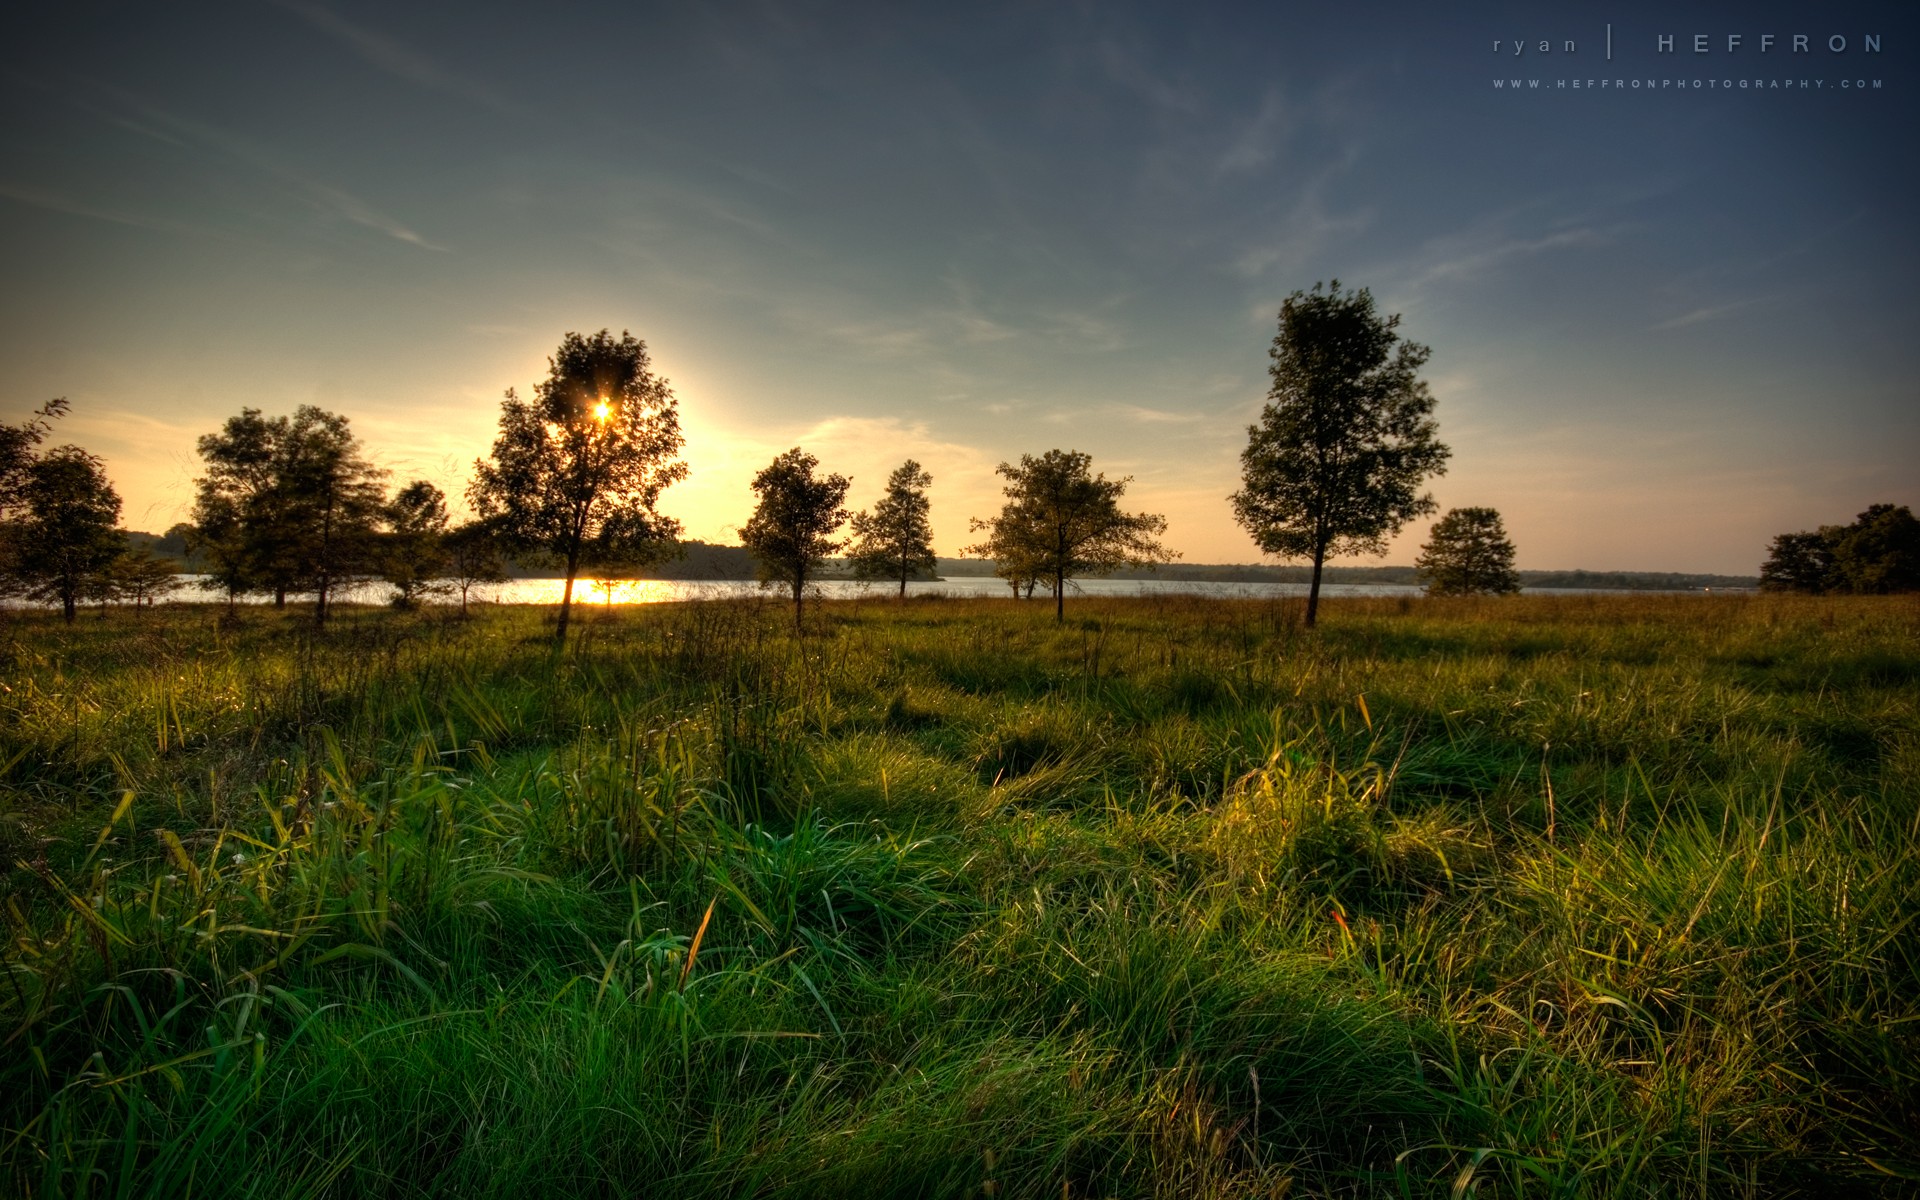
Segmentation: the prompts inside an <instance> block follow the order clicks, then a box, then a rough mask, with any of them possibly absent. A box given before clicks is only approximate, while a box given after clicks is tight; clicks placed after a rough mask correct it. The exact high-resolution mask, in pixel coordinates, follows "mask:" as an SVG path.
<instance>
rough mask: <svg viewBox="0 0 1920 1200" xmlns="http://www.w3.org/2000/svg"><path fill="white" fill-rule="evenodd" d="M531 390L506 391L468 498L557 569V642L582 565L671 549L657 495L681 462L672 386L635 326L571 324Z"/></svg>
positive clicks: (513, 540)
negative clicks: (561, 581) (562, 579)
mask: <svg viewBox="0 0 1920 1200" xmlns="http://www.w3.org/2000/svg"><path fill="white" fill-rule="evenodd" d="M533 390H534V398H533V401H532V402H531V403H527V402H525V401H522V400H521V399H520V398H519V397H518V396H516V395H515V394H514V392H513V390H512V389H508V391H507V398H506V401H505V402H504V403H503V404H502V405H501V408H500V436H499V437H498V438H497V439H495V441H494V443H493V457H492V458H491V460H482V461H480V462H478V463H476V464H475V474H474V481H473V486H472V487H471V488H470V489H469V490H468V493H467V495H468V498H469V499H470V500H471V501H472V502H473V507H474V509H475V510H476V511H477V512H479V514H480V515H481V517H483V518H485V519H487V520H489V521H491V522H492V523H493V526H494V528H496V529H498V530H499V531H500V533H501V534H502V535H503V536H504V537H505V538H507V539H508V541H509V543H510V545H512V546H513V547H515V548H517V549H520V550H523V551H526V552H529V553H531V554H533V555H536V556H538V557H539V558H541V559H544V560H546V561H548V562H551V563H555V564H558V565H560V566H562V567H564V569H565V570H566V577H567V582H566V587H565V589H564V590H563V591H562V592H561V596H560V621H559V628H558V629H557V630H556V633H555V636H556V638H558V639H561V640H564V639H565V638H566V636H567V618H568V614H569V612H570V610H571V608H572V605H573V584H574V580H575V579H576V578H577V577H578V576H579V573H580V567H581V565H582V564H583V563H589V562H597V563H623V564H638V563H646V562H653V561H657V560H659V559H661V558H665V557H668V556H670V555H671V554H672V553H673V551H674V550H675V549H676V542H675V539H676V538H677V537H678V536H679V533H680V524H679V522H677V521H675V520H673V519H672V518H671V517H667V516H663V515H661V513H660V512H659V509H658V504H659V500H660V493H661V492H662V491H663V490H664V489H665V488H667V487H668V486H669V485H671V484H673V483H676V482H678V481H680V480H682V479H684V478H686V475H687V467H686V464H685V463H683V462H681V461H679V459H678V458H677V457H676V456H677V455H678V454H679V453H680V449H681V446H682V444H683V439H682V437H681V434H680V414H679V408H678V406H677V402H676V401H675V400H674V396H673V392H672V390H671V389H670V388H669V387H668V386H667V381H666V380H664V379H661V378H659V377H657V376H655V375H654V374H653V372H652V370H651V364H650V362H649V359H648V357H647V347H646V343H644V342H642V341H640V340H639V339H637V338H635V337H634V336H633V335H632V334H630V333H626V332H622V333H621V335H620V337H619V338H618V339H616V338H614V336H613V334H612V333H611V332H609V331H608V330H605V329H602V330H601V331H600V332H599V333H596V334H594V335H593V336H591V337H582V336H581V335H579V334H577V333H568V334H567V335H566V337H564V338H563V339H561V342H560V348H559V349H558V350H556V351H555V352H554V355H553V357H552V358H551V359H549V360H548V372H547V378H546V380H545V381H544V382H541V383H539V384H536V385H535V386H534V389H533Z"/></svg>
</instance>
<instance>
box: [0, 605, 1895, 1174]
mask: <svg viewBox="0 0 1920 1200" xmlns="http://www.w3.org/2000/svg"><path fill="white" fill-rule="evenodd" d="M1048 616H1049V614H1046V613H1043V612H1041V611H1039V609H1038V608H1031V607H1028V606H1025V605H1021V604H1017V603H1014V602H1010V601H984V600H980V601H959V600H937V601H919V602H911V603H906V604H900V603H894V602H890V601H889V602H844V603H834V604H828V605H823V606H821V608H820V610H819V611H818V612H817V613H816V614H815V616H814V618H813V622H814V623H813V625H812V626H811V627H810V629H809V630H808V632H807V634H806V636H804V637H799V638H796V637H795V636H793V634H792V632H791V628H790V620H789V618H788V616H787V615H786V613H785V612H784V610H781V609H779V608H777V607H769V606H762V605H758V604H755V603H751V602H739V601H713V602H700V603H691V604H682V605H672V606H660V607H654V608H646V609H630V610H614V611H613V612H612V613H611V614H602V615H599V616H596V617H593V618H590V619H588V620H586V621H584V622H583V624H582V630H581V632H580V635H579V637H578V639H577V640H576V641H575V642H574V643H573V644H572V645H571V646H570V647H568V649H567V650H565V651H564V652H560V653H556V652H555V651H554V650H553V649H552V648H551V641H550V638H548V637H547V636H546V635H545V634H544V632H543V630H542V627H541V622H542V617H541V615H540V614H539V613H537V612H532V611H512V610H509V611H494V612H488V613H486V614H484V615H483V616H482V617H481V618H480V619H478V620H475V621H472V622H457V621H449V620H445V619H442V618H440V617H438V616H436V615H432V614H428V615H410V616H403V615H395V614H390V613H377V612H371V611H368V612H351V611H346V612H343V613H342V614H341V619H340V620H339V621H338V622H337V623H336V624H335V625H334V626H333V627H332V628H330V629H329V630H328V631H327V632H326V633H324V634H316V633H315V632H313V631H312V630H311V629H310V628H308V627H307V626H305V625H304V624H302V623H301V622H300V621H298V620H295V619H290V618H289V619H283V618H280V617H277V616H275V615H273V614H267V613H250V614H247V615H246V616H245V617H244V618H243V619H242V620H241V621H240V622H239V623H237V624H236V623H234V622H232V621H229V620H225V619H223V618H222V616H221V614H220V613H219V612H218V611H217V610H199V609H194V608H181V609H176V610H171V611H162V612H158V613H151V614H143V615H142V616H140V617H139V618H137V619H135V618H127V619H122V620H114V621H107V622H101V623H95V622H83V623H81V624H80V625H77V626H76V627H74V628H72V629H68V628H66V627H64V626H62V625H59V624H57V623H56V622H53V621H50V620H46V619H42V618H39V617H35V616H18V615H16V616H13V617H11V618H9V619H10V621H11V624H9V625H7V626H5V627H4V628H0V664H3V665H0V686H3V687H4V690H0V765H4V768H5V770H4V774H3V775H0V787H4V789H5V792H4V799H3V800H0V850H4V853H5V860H6V863H7V864H8V866H9V873H8V874H7V876H6V881H5V884H4V890H5V896H4V907H5V912H6V914H7V924H8V937H9V944H8V949H7V953H6V963H5V966H6V971H7V976H8V979H7V983H6V984H5V985H4V986H3V987H0V1039H4V1041H5V1047H6V1050H5V1054H4V1056H0V1130H3V1132H0V1172H3V1173H4V1180H5V1183H4V1187H5V1188H6V1189H7V1190H8V1191H10V1192H14V1193H18V1194H38V1195H47V1196H69V1195H71V1196H107V1195H113V1196H135V1195H156V1196H157V1195H169V1196H171V1195H183V1194H214V1195H253V1194H259V1195H272V1196H283V1195H341V1194H373V1195H393V1196H415V1195H429V1194H453V1195H469V1194H474V1195H489V1194H498V1195H513V1196H517V1197H519V1196H528V1195H548V1194H564V1195H575V1196H577V1195H582V1194H595V1195H598V1194H621V1195H626V1194H636V1193H641V1194H654V1193H670V1194H676V1195H687V1196H701V1195H716V1196H719V1195H739V1194H749V1193H750V1194H766V1195H781V1196H813V1195H819V1196H839V1195H849V1194H887V1195H916V1196H917V1195H1001V1196H1009V1195H1034V1196H1043V1195H1044V1196H1057V1195H1069V1196H1081V1195H1101V1196H1108V1195H1129V1196H1149V1195H1155V1196H1159V1195H1164V1196H1239V1195H1286V1194H1295V1195H1306V1194H1311V1195H1382V1196H1407V1195H1433V1196H1441V1195H1450V1196H1458V1195H1466V1194H1477V1195H1481V1196H1508V1195H1513V1196H1519V1195H1567V1196H1574V1195H1579V1196H1589V1195H1591V1196H1640V1195H1754V1196H1774V1195H1792V1194H1803V1195H1821V1194H1829V1193H1832V1192H1836V1191H1845V1192H1847V1193H1848V1194H1862V1195H1875V1194H1880V1195H1888V1196H1891V1195H1898V1194H1905V1193H1907V1192H1910V1191H1911V1189H1912V1188H1914V1187H1915V1186H1920V1067H1916V1066H1915V1065H1914V1064H1915V1063H1917V1062H1920V999H1916V997H1920V954H1917V953H1916V950H1915V947H1916V946H1917V945H1920V937H1916V934H1917V933H1920V930H1916V928H1915V926H1914V924H1913V921H1914V914H1915V912H1916V911H1920V910H1917V909H1916V899H1920V860H1917V859H1916V853H1917V852H1916V846H1917V845H1920V689H1916V688H1915V686H1914V684H1915V683H1916V682H1920V607H1916V605H1915V604H1914V603H1913V602H1911V601H1909V600H1897V599H1895V600H1866V599H1861V600H1851V599H1849V600H1825V599H1823V600H1802V599H1795V598H1776V597H1745V598H1734V597H1730V598H1713V599H1706V598H1699V597H1593V598H1579V597H1574V598H1558V597H1556V598H1519V599H1505V600H1500V601H1485V600H1454V601H1429V600H1391V601H1344V602H1334V603H1332V604H1330V605H1329V607H1328V609H1327V611H1326V613H1325V614H1324V616H1323V618H1322V624H1321V628H1320V629H1318V630H1317V631H1315V632H1313V633H1311V634H1309V633H1307V632H1305V631H1303V630H1302V629H1301V628H1300V623H1299V614H1298V612H1297V611H1296V610H1295V609H1294V608H1293V607H1292V606H1289V605H1287V604H1284V603H1282V604H1273V603H1266V602H1254V601H1234V600H1209V599H1198V598H1164V599H1157V600H1111V601H1088V602H1086V603H1084V604H1082V605H1081V607H1080V610H1079V619H1078V620H1077V621H1076V622H1074V623H1071V624H1069V625H1066V626H1064V627H1061V626H1056V625H1055V624H1054V623H1053V622H1052V621H1051V620H1050V619H1047V618H1048Z"/></svg>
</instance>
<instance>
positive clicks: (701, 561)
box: [128, 532, 1760, 592]
mask: <svg viewBox="0 0 1920 1200" xmlns="http://www.w3.org/2000/svg"><path fill="white" fill-rule="evenodd" d="M128 537H129V538H130V539H132V540H133V541H134V543H135V544H136V545H146V546H147V547H148V548H149V549H151V550H152V551H153V552H154V553H155V554H158V555H161V556H163V557H165V558H169V559H172V560H173V561H175V562H177V563H179V564H180V567H181V570H182V571H183V572H184V573H198V572H199V571H201V570H202V569H204V568H203V564H201V563H200V562H198V561H196V559H195V558H194V557H193V556H192V555H189V554H187V553H185V547H184V545H176V544H174V539H172V538H168V537H163V536H160V535H156V534H151V533H142V532H132V533H129V534H128ZM993 566H994V564H993V562H992V561H991V560H989V559H979V558H942V559H939V560H938V565H937V566H936V568H935V570H934V572H933V573H932V574H923V575H917V576H915V581H916V582H921V583H936V582H939V581H941V580H944V579H978V578H982V577H987V576H991V575H992V574H993V573H994V571H993ZM511 574H512V576H513V578H515V579H559V578H562V577H563V576H562V575H561V574H560V573H558V572H556V571H551V570H545V569H541V568H537V567H535V568H525V567H521V566H519V565H518V564H516V565H515V566H514V568H513V569H512V571H511ZM758 574H759V571H758V565H757V564H756V563H755V561H754V559H753V556H752V554H750V553H749V552H748V551H747V549H746V548H745V547H744V546H718V545H714V544H712V543H708V542H687V543H686V544H685V547H684V552H683V554H682V556H681V557H679V558H675V559H669V560H668V561H666V562H661V563H655V564H652V565H650V566H647V567H644V568H639V569H635V570H626V571H619V572H617V573H616V574H615V575H614V576H613V577H614V578H619V579H651V580H669V581H673V582H680V583H726V582H743V581H748V580H753V579H756V578H757V577H758ZM601 577H602V576H598V575H596V574H594V573H593V572H592V571H582V572H581V574H580V578H581V579H592V578H601ZM816 578H818V579H821V580H823V581H824V580H849V579H853V578H855V576H854V574H853V572H852V570H851V569H850V568H849V567H848V566H847V564H846V563H845V562H844V561H832V562H829V564H828V565H827V567H826V568H825V569H824V570H823V571H821V572H820V574H819V575H818V576H816ZM1099 578H1103V579H1112V580H1166V581H1177V582H1181V583H1297V584H1304V583H1308V582H1310V581H1311V580H1312V578H1313V568H1311V567H1309V566H1304V565H1300V564H1285V565H1276V564H1270V563H1180V562H1176V563H1165V564H1162V565H1161V566H1158V567H1153V568H1127V569H1123V570H1119V571H1115V572H1113V573H1112V574H1110V575H1104V576H1099ZM880 582H884V581H880ZM1321 582H1322V583H1330V584H1331V583H1347V584H1387V585H1399V586H1404V587H1418V586H1420V585H1421V584H1422V582H1423V581H1422V580H1421V579H1420V575H1419V572H1417V571H1415V570H1414V569H1413V568H1412V567H1410V566H1378V567H1374V566H1329V567H1326V568H1325V569H1324V570H1323V572H1322V573H1321ZM1759 585H1760V578H1759V576H1758V575H1714V574H1708V573H1704V572H1686V571H1586V570H1572V571H1521V572H1520V586H1521V587H1522V588H1523V589H1539V588H1553V589H1556V590H1560V589H1572V590H1587V589H1592V590H1597V591H1609V592H1623V591H1624V592H1689V591H1701V590H1705V589H1712V590H1714V591H1719V590H1722V589H1726V590H1737V589H1741V588H1757V587H1758V586H1759Z"/></svg>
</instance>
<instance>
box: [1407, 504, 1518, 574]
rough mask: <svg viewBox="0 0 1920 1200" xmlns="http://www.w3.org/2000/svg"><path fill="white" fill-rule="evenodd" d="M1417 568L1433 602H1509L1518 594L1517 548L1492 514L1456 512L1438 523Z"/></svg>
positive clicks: (1467, 510) (1484, 510) (1477, 510)
mask: <svg viewBox="0 0 1920 1200" xmlns="http://www.w3.org/2000/svg"><path fill="white" fill-rule="evenodd" d="M1413 565H1414V566H1415V567H1417V568H1419V570H1420V575H1421V577H1422V578H1423V579H1425V580H1426V581H1427V594H1428V595H1429V596H1471V595H1475V594H1477V593H1486V594H1489V595H1495V596H1508V595H1512V594H1513V593H1515V592H1517V591H1519V590H1520V573H1519V572H1518V571H1515V570H1514V569H1513V543H1512V542H1510V541H1508V540H1507V530H1506V527H1505V526H1504V525H1502V524H1501V521H1500V514H1499V513H1498V512H1497V511H1495V510H1494V509H1491V508H1454V509H1449V510H1448V511H1447V515H1446V516H1444V517H1441V518H1440V519H1439V520H1438V521H1436V522H1434V526H1433V529H1432V531H1431V532H1430V533H1429V534H1428V535H1427V544H1426V545H1424V546H1422V547H1420V555H1419V557H1417V558H1415V559H1414V560H1413Z"/></svg>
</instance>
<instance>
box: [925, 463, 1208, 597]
mask: <svg viewBox="0 0 1920 1200" xmlns="http://www.w3.org/2000/svg"><path fill="white" fill-rule="evenodd" d="M1092 465H1093V456H1092V455H1089V454H1084V453H1082V452H1080V451H1078V450H1049V451H1047V452H1046V453H1045V454H1043V455H1041V456H1040V457H1039V458H1035V457H1034V456H1033V455H1031V454H1023V455H1021V456H1020V465H1019V466H1014V465H1013V464H1011V463H1001V464H1000V468H999V470H1000V474H1001V475H1003V476H1005V477H1006V479H1007V486H1006V487H1005V488H1004V489H1003V490H1004V491H1005V493H1006V496H1007V503H1006V505H1005V507H1003V508H1002V509H1001V510H1000V515H999V516H997V517H995V518H993V519H992V520H991V521H982V520H979V519H976V520H975V521H974V522H973V527H974V529H976V530H985V531H986V532H987V539H986V540H985V541H984V542H981V543H979V544H978V545H974V546H968V547H966V548H965V550H964V551H963V552H964V553H967V554H981V555H984V556H986V557H989V558H992V559H993V560H994V561H995V563H997V564H998V572H997V573H998V574H999V575H1000V577H1001V578H1003V579H1005V580H1007V581H1008V582H1009V583H1011V584H1012V585H1013V587H1014V589H1015V590H1016V591H1017V590H1019V589H1020V588H1021V587H1022V586H1027V585H1030V584H1031V583H1032V582H1034V581H1051V584H1052V591H1053V599H1054V615H1055V616H1056V617H1059V616H1060V615H1061V613H1062V611H1063V606H1064V604H1065V591H1066V582H1067V580H1069V579H1072V578H1074V577H1075V576H1077V575H1098V574H1101V573H1103V572H1106V571H1112V570H1116V569H1118V568H1120V567H1123V566H1143V565H1145V564H1148V563H1154V562H1165V561H1167V560H1168V559H1171V558H1177V557H1179V556H1178V555H1176V554H1174V553H1173V552H1171V551H1169V550H1167V549H1166V548H1165V547H1164V546H1162V545H1161V544H1160V543H1159V541H1158V540H1156V539H1157V538H1158V537H1159V535H1161V534H1163V533H1165V532H1166V531H1167V519H1166V518H1165V517H1162V516H1159V515H1158V514H1155V513H1127V512H1122V511H1121V509H1120V497H1121V496H1123V495H1125V494H1126V490H1127V484H1129V483H1131V482H1133V479H1132V477H1131V476H1127V477H1123V478H1120V479H1108V478H1107V477H1106V476H1105V475H1096V474H1094V473H1093V471H1092Z"/></svg>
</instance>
